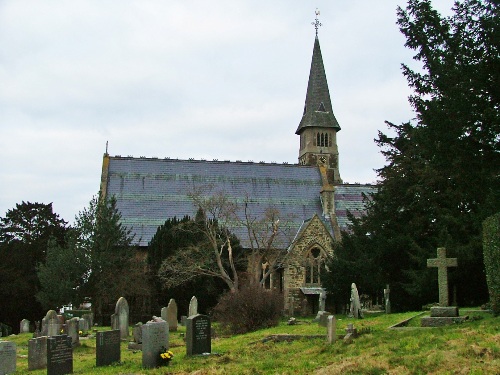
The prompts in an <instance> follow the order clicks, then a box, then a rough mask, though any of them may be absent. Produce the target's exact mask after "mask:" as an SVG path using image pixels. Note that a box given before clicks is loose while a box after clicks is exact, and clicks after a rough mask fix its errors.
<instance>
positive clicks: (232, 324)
mask: <svg viewBox="0 0 500 375" xmlns="http://www.w3.org/2000/svg"><path fill="white" fill-rule="evenodd" d="M282 311H283V295H282V294H281V293H280V292H278V291H275V290H266V289H262V287H260V286H258V285H252V286H246V287H244V288H242V289H241V290H239V291H237V292H233V293H231V292H227V293H225V294H223V295H222V296H221V297H220V299H219V302H218V304H217V306H215V307H214V309H213V311H212V313H213V317H214V319H215V320H216V321H217V322H219V323H220V324H221V327H222V329H223V330H225V331H228V332H230V333H232V334H241V333H246V332H251V331H256V330H258V329H261V328H268V327H273V326H276V325H278V323H279V321H280V318H281V313H282Z"/></svg>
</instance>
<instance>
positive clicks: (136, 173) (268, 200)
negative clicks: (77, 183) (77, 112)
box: [103, 155, 373, 246]
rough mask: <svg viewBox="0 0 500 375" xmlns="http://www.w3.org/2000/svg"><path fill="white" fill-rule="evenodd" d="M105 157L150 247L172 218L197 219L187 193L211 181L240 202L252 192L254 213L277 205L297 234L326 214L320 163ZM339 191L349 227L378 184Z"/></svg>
mask: <svg viewBox="0 0 500 375" xmlns="http://www.w3.org/2000/svg"><path fill="white" fill-rule="evenodd" d="M106 158H109V164H107V165H108V167H107V171H105V174H106V173H107V176H106V175H105V174H104V175H103V176H104V177H105V178H106V181H105V186H106V194H107V196H111V195H114V196H115V197H116V199H117V208H118V210H119V211H120V213H121V215H122V224H124V225H125V226H127V227H129V228H131V229H132V232H133V233H134V234H135V235H136V241H137V243H138V244H139V245H140V246H147V244H148V243H149V241H150V240H151V238H152V237H153V236H154V234H155V233H156V230H157V228H158V227H159V226H160V225H162V224H163V223H164V222H165V220H167V219H168V218H173V217H174V216H176V217H177V218H182V217H184V216H185V215H189V216H191V217H194V215H195V213H196V208H195V206H194V204H193V202H192V200H191V199H190V198H189V197H188V193H189V192H190V191H192V190H193V189H195V188H200V187H202V186H207V185H209V184H210V185H213V186H214V188H215V189H217V191H223V192H224V193H225V194H226V195H227V196H228V197H230V198H231V199H233V200H234V201H236V202H237V203H240V204H241V203H243V202H244V201H245V200H246V199H247V196H248V198H249V202H248V209H249V211H250V212H251V213H252V215H254V216H255V217H259V216H260V217H261V216H263V215H264V212H265V211H266V210H267V209H268V208H270V207H272V208H276V209H277V210H279V212H280V215H282V217H286V218H287V220H288V221H289V222H290V223H291V227H292V230H294V231H295V232H297V231H298V230H299V228H300V227H301V225H302V223H303V222H304V221H305V220H308V219H310V218H311V217H313V216H314V214H317V215H318V216H319V217H322V208H321V202H320V195H319V192H320V190H321V187H322V181H321V176H320V173H319V170H318V168H317V167H312V166H303V165H298V164H273V163H272V164H268V163H253V162H228V161H227V162H226V161H200V160H177V159H156V158H152V159H150V158H132V157H118V156H115V157H109V156H106V155H105V159H106ZM104 165H106V163H104ZM336 189H337V191H338V193H336V195H335V199H336V202H335V206H336V209H337V208H338V209H339V211H338V213H339V217H338V220H339V224H340V226H341V228H345V226H346V224H347V217H346V210H347V209H349V210H351V211H355V212H358V211H363V202H362V197H361V195H362V194H361V193H362V192H369V191H372V190H373V187H371V186H369V185H341V186H338V187H336ZM359 214H360V213H359ZM234 232H235V234H236V235H237V236H238V237H239V238H240V240H241V242H242V244H243V245H244V246H245V244H246V242H245V241H246V235H245V233H246V231H245V229H244V228H240V229H238V228H236V230H234Z"/></svg>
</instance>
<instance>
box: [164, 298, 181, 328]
mask: <svg viewBox="0 0 500 375" xmlns="http://www.w3.org/2000/svg"><path fill="white" fill-rule="evenodd" d="M162 318H163V315H162ZM163 320H166V321H167V323H168V329H169V330H170V331H177V326H178V324H179V323H178V322H177V303H176V302H175V299H173V298H171V299H170V301H169V302H168V306H167V309H166V319H165V318H163Z"/></svg>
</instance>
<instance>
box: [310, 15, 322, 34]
mask: <svg viewBox="0 0 500 375" xmlns="http://www.w3.org/2000/svg"><path fill="white" fill-rule="evenodd" d="M314 13H315V14H316V18H315V20H314V22H311V25H313V26H314V28H315V29H316V36H318V29H319V27H320V26H322V24H321V22H319V20H318V16H319V9H318V8H316V11H315V12H314Z"/></svg>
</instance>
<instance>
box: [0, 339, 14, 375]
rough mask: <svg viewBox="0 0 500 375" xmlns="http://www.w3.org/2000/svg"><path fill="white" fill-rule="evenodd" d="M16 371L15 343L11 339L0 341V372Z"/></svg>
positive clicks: (10, 372)
mask: <svg viewBox="0 0 500 375" xmlns="http://www.w3.org/2000/svg"><path fill="white" fill-rule="evenodd" d="M14 372H16V344H15V343H13V342H11V341H0V374H1V375H3V374H12V373H14Z"/></svg>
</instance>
